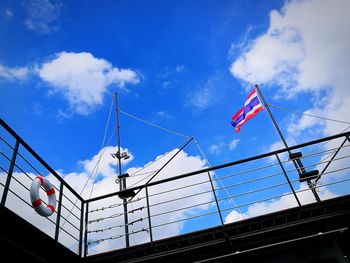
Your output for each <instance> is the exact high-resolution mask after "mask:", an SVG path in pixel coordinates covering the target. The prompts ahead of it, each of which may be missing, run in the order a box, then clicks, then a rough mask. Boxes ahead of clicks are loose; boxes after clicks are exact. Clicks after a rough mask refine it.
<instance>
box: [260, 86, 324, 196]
mask: <svg viewBox="0 0 350 263" xmlns="http://www.w3.org/2000/svg"><path fill="white" fill-rule="evenodd" d="M255 88H256V91H257V93H258V94H259V97H260V98H261V100H262V102H263V104H264V107H265V109H266V110H267V113H268V114H269V117H270V119H271V120H272V123H273V125H274V126H275V128H276V130H277V132H278V134H279V136H280V138H281V140H282V142H283V144H284V146H285V147H286V148H289V147H288V144H287V141H286V139H285V138H284V136H283V134H282V131H281V129H280V128H279V126H278V124H277V122H276V119H275V117H274V116H273V114H272V112H271V110H270V108H269V105H268V104H267V102H266V100H265V98H264V96H263V94H262V92H261V90H260V88H259V85H258V84H255ZM288 153H289V155H290V154H291V151H290V150H288ZM292 162H293V164H294V166H295V168H296V169H297V171H298V173H300V171H301V170H302V167H300V166H299V165H298V164H297V163H296V161H295V160H292ZM307 184H308V186H309V188H310V190H311V192H312V193H313V195H314V197H315V198H316V201H317V202H320V201H321V199H320V197H319V196H318V194H317V192H316V190H315V188H314V187H313V184H312V182H311V181H310V180H307Z"/></svg>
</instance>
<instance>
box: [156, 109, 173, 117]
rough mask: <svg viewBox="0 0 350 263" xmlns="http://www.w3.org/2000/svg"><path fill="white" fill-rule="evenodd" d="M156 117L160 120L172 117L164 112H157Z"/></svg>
mask: <svg viewBox="0 0 350 263" xmlns="http://www.w3.org/2000/svg"><path fill="white" fill-rule="evenodd" d="M157 116H158V117H161V118H171V117H172V116H171V115H170V114H169V113H167V112H165V111H158V112H157Z"/></svg>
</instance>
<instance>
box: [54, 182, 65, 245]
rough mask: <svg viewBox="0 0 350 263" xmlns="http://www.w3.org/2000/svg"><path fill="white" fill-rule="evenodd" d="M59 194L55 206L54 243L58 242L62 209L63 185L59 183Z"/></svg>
mask: <svg viewBox="0 0 350 263" xmlns="http://www.w3.org/2000/svg"><path fill="white" fill-rule="evenodd" d="M60 183H61V184H60V194H59V196H58V206H57V218H56V229H55V241H56V243H57V242H58V234H59V232H60V221H61V208H62V195H63V183H62V182H60Z"/></svg>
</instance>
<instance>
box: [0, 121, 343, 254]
mask: <svg viewBox="0 0 350 263" xmlns="http://www.w3.org/2000/svg"><path fill="white" fill-rule="evenodd" d="M0 126H2V127H3V128H4V129H5V130H6V131H7V132H8V133H9V134H10V135H11V136H12V137H13V138H14V139H15V146H14V148H12V147H11V148H12V149H13V154H12V159H11V162H10V167H9V169H8V174H7V178H6V183H5V185H4V191H3V194H2V198H1V206H5V204H6V198H7V194H8V191H9V190H10V189H9V188H10V182H11V178H12V173H13V171H14V168H15V163H16V157H17V153H18V150H19V147H24V149H25V150H26V151H28V153H29V154H31V155H32V156H33V157H34V158H35V159H36V160H37V161H38V162H39V163H40V164H41V165H43V166H44V167H45V168H46V169H47V170H48V171H49V172H50V173H51V174H52V175H53V176H54V177H55V178H56V179H57V180H58V181H59V183H60V189H59V197H58V208H57V219H56V222H54V224H55V235H54V239H55V241H56V242H58V239H59V232H60V230H61V226H60V222H61V210H62V199H63V192H64V191H65V190H68V191H69V192H70V193H72V194H73V195H74V196H75V197H76V198H77V199H78V200H79V201H80V202H81V205H80V218H79V220H80V226H79V239H78V242H79V249H78V254H79V256H80V257H86V256H87V255H88V224H89V221H88V218H89V212H90V211H89V205H90V203H92V202H95V201H98V200H102V199H105V198H110V197H114V196H119V195H123V193H125V192H126V191H136V192H137V193H138V192H140V191H142V190H143V189H144V190H145V192H146V197H145V198H146V208H147V217H148V227H149V228H148V233H149V238H150V243H151V245H153V242H154V237H153V233H152V220H151V218H152V215H151V209H150V202H149V193H148V189H149V188H150V187H152V186H156V185H160V184H164V183H169V182H173V181H176V180H179V179H183V178H187V177H190V176H194V175H198V174H202V173H208V176H209V182H210V183H211V187H212V189H211V191H212V192H213V194H214V196H215V202H216V205H217V210H218V211H217V212H216V213H219V215H220V222H221V223H222V225H223V226H225V224H224V222H223V218H222V215H221V213H222V211H225V209H224V210H222V209H220V205H219V202H218V200H217V196H216V192H215V191H217V190H218V189H215V188H214V186H213V183H212V180H211V179H212V178H211V176H210V172H211V171H216V170H219V169H222V168H227V167H232V166H235V165H239V164H244V163H247V162H251V161H255V160H259V159H262V158H267V157H272V156H274V157H275V158H277V160H278V164H279V166H280V168H281V170H282V173H281V174H283V175H284V176H285V178H286V180H287V183H288V185H289V187H290V188H291V190H292V193H293V195H294V197H295V199H296V201H297V203H298V206H299V207H301V203H300V201H299V199H298V197H297V194H296V192H295V190H294V188H293V186H292V181H291V180H290V179H289V177H288V174H287V172H286V170H285V169H284V167H283V164H282V162H281V160H280V158H279V156H278V155H279V154H282V153H290V152H291V151H293V150H295V149H299V148H303V147H306V146H311V145H314V144H318V143H323V142H327V141H330V140H334V139H338V138H345V140H344V142H343V143H342V144H341V146H340V147H343V145H344V143H345V141H347V140H348V141H350V140H349V137H350V132H345V133H341V134H337V135H333V136H329V137H326V138H322V139H318V140H313V141H310V142H306V143H302V144H299V145H295V146H292V147H288V148H284V149H280V150H276V151H273V152H269V153H264V154H260V155H257V156H254V157H249V158H245V159H242V160H238V161H233V162H229V163H225V164H221V165H217V166H213V167H210V168H205V169H201V170H198V171H193V172H189V173H184V174H181V175H177V176H174V177H171V178H167V179H162V180H158V181H156V182H151V181H149V182H147V183H146V184H144V185H140V186H135V187H131V188H128V189H126V190H121V191H118V192H114V193H110V194H106V195H103V196H99V197H95V198H90V199H87V200H85V199H83V198H82V197H81V196H80V195H79V194H78V193H77V192H76V191H75V190H74V189H73V188H72V187H71V186H70V185H68V183H67V182H65V181H64V179H62V178H61V177H60V176H59V175H58V174H57V173H56V172H55V171H54V169H52V168H51V167H50V166H49V165H48V164H47V163H46V162H45V161H44V160H43V159H42V158H41V157H40V156H39V155H38V154H37V153H36V152H35V151H34V150H33V149H32V148H31V147H30V146H29V145H28V144H27V143H26V142H25V141H24V140H23V139H22V138H21V137H20V136H19V135H18V134H17V133H15V132H14V131H13V130H12V129H11V128H10V127H9V126H8V125H7V124H6V123H5V122H4V121H3V120H2V119H0ZM191 140H192V139H191ZM338 152H339V150H337V151H336V153H335V154H334V155H333V156H332V158H331V160H330V161H329V162H331V161H333V159H334V158H335V157H336V155H337V153H338ZM328 166H329V164H327V165H326V167H325V169H324V171H325V170H326V169H327V168H328ZM324 171H322V173H321V175H322V174H323V173H324ZM317 180H318V179H317ZM10 191H11V190H10ZM78 208H79V207H78ZM153 227H156V226H153ZM141 231H143V229H142V230H141ZM224 232H225V231H224Z"/></svg>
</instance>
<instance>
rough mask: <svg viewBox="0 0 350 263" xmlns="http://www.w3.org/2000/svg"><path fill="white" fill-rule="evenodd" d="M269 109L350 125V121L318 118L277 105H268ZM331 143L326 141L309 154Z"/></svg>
mask: <svg viewBox="0 0 350 263" xmlns="http://www.w3.org/2000/svg"><path fill="white" fill-rule="evenodd" d="M268 106H269V107H272V108H275V109H279V110H284V111H289V112H292V113H297V114H302V115H305V116H309V117H314V118H318V119H322V120H326V121H334V122H338V123H342V124H350V122H348V121H341V120H336V119H331V118H326V117H321V116H317V115H314V114H309V113H305V112H301V111H294V110H292V109H288V108H284V107H280V106H276V105H272V104H268ZM348 129H350V126H348V127H347V128H345V129H344V130H342V131H341V132H340V133H343V132H345V131H347V130H348ZM329 142H330V141H326V142H324V143H322V144H320V145H318V146H316V147H315V148H314V149H313V150H311V151H310V152H308V153H307V154H310V153H313V152H315V151H316V150H318V149H319V148H321V147H323V146H325V145H326V144H327V143H329Z"/></svg>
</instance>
